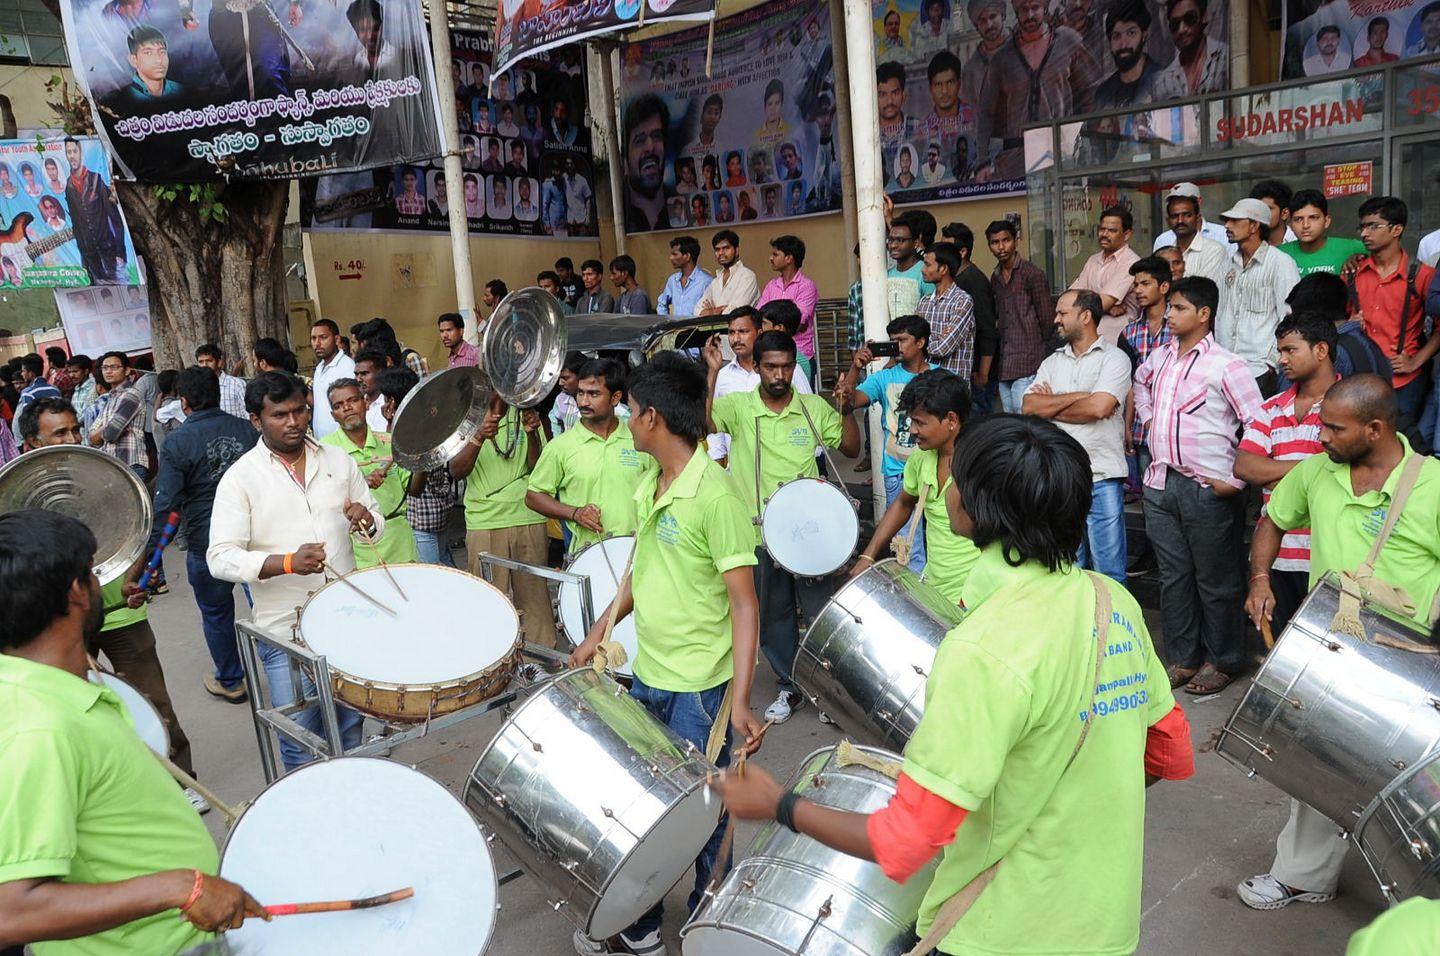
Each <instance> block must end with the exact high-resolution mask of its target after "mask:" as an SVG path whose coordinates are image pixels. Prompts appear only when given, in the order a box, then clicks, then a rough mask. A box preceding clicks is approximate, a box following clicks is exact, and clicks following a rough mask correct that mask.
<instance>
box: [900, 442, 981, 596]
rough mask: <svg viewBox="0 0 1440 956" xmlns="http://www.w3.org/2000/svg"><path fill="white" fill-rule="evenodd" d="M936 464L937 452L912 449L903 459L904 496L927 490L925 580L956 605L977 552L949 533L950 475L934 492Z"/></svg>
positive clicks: (961, 538)
mask: <svg viewBox="0 0 1440 956" xmlns="http://www.w3.org/2000/svg"><path fill="white" fill-rule="evenodd" d="M938 464H939V452H936V451H933V450H931V451H927V450H925V449H923V448H917V449H915V451H914V452H912V453H911V455H910V457H909V458H907V459H906V460H905V493H906V494H907V495H910V496H912V497H914V498H919V497H920V487H921V486H922V485H924V486H926V487H928V488H929V489H930V490H929V491H928V492H926V494H925V580H926V581H928V582H930V583H931V584H933V585H935V587H936V588H937V589H938V590H939V591H940V593H941V594H943V595H945V597H947V598H948V599H950V600H951V601H954V602H955V603H957V604H958V603H959V602H960V596H961V592H962V591H963V590H964V587H965V579H966V578H967V577H969V576H970V568H971V567H972V566H973V565H974V564H975V559H976V558H978V557H980V549H979V548H977V547H975V542H973V541H971V540H970V539H969V538H967V537H965V536H964V535H960V534H956V533H955V532H953V531H951V530H950V512H949V511H948V510H946V508H945V489H946V488H949V487H950V476H949V475H946V476H945V488H940V489H938V490H937V489H936V487H935V481H936V477H937V475H938V474H939V472H938V470H937V467H936V466H937V465H938Z"/></svg>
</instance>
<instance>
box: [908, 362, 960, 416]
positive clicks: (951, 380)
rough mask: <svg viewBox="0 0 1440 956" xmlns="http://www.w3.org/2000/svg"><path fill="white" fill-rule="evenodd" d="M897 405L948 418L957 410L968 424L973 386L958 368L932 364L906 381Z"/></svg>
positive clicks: (957, 414) (958, 414) (912, 410)
mask: <svg viewBox="0 0 1440 956" xmlns="http://www.w3.org/2000/svg"><path fill="white" fill-rule="evenodd" d="M897 405H898V406H899V408H900V411H902V412H906V413H909V412H914V411H923V412H925V413H926V414H929V415H934V416H935V417H936V418H944V417H945V416H946V415H948V414H950V413H951V412H954V413H955V417H956V418H958V419H960V422H961V424H964V422H965V419H967V418H969V417H970V388H969V386H968V385H966V384H965V382H964V381H963V380H962V379H961V378H960V376H958V375H956V374H955V373H954V372H951V371H949V370H947V369H943V368H932V369H930V370H929V371H927V372H921V373H920V374H919V375H917V376H915V377H914V378H912V379H911V380H910V381H909V383H907V384H906V386H905V388H904V389H902V390H901V392H900V401H899V402H898V403H897Z"/></svg>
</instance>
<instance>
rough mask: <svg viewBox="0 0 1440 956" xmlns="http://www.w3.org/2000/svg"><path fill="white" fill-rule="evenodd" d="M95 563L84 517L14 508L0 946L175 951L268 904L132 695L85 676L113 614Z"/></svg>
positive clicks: (2, 566) (8, 543) (7, 570)
mask: <svg viewBox="0 0 1440 956" xmlns="http://www.w3.org/2000/svg"><path fill="white" fill-rule="evenodd" d="M94 560H95V536H94V535H93V534H91V533H90V530H89V529H88V528H86V527H85V526H84V525H83V524H81V523H80V522H79V521H76V520H75V519H74V518H70V517H68V516H65V515H61V514H58V513H55V512H49V511H15V512H11V513H9V514H6V515H0V620H3V621H5V622H6V627H5V629H4V630H3V631H0V713H3V714H4V715H5V719H4V720H3V721H0V767H4V772H0V949H4V948H6V947H10V946H26V945H28V946H30V947H31V949H32V950H33V952H34V953H35V956H61V954H72V953H73V954H83V956H130V954H135V953H147V954H148V953H176V952H180V951H182V950H186V949H189V948H191V947H192V946H195V945H198V944H200V943H203V942H204V941H205V940H206V938H207V937H206V934H207V933H211V932H214V931H216V930H220V929H230V928H233V927H237V926H239V925H240V924H241V923H242V922H244V920H245V918H246V917H247V916H260V917H263V918H266V919H268V918H269V917H268V916H265V911H264V909H263V908H262V907H261V906H260V904H259V903H257V902H256V901H255V900H254V899H252V898H251V897H250V895H249V894H248V893H246V892H245V890H244V889H242V888H241V887H239V886H236V885H235V884H233V883H230V882H229V881H227V880H223V879H221V878H220V877H218V876H213V875H210V874H213V873H215V872H216V870H217V869H218V868H219V855H218V854H217V853H216V852H215V843H214V841H212V840H211V839H210V834H209V833H208V832H207V831H206V829H205V825H204V824H203V823H201V822H200V817H199V816H197V815H196V813H195V810H194V809H193V808H192V807H191V806H190V805H189V803H187V802H186V800H185V797H184V795H183V794H182V793H181V792H180V790H179V789H178V788H177V787H176V786H175V783H174V781H173V780H171V779H170V775H169V774H168V773H166V772H165V768H164V767H163V766H161V764H160V762H159V761H158V760H156V759H155V756H154V755H153V754H151V753H150V751H149V749H148V748H147V747H146V746H145V744H144V743H143V742H142V741H141V740H140V738H139V737H138V736H137V735H136V733H135V727H134V724H133V721H132V720H131V717H130V715H129V713H128V712H127V711H126V710H125V705H124V704H123V703H121V701H120V698H119V697H117V696H115V694H114V692H113V691H111V690H108V689H106V688H104V687H102V686H100V685H98V684H92V683H90V682H89V681H87V680H86V679H85V675H86V673H87V671H88V670H89V657H88V654H87V651H90V652H93V651H94V649H95V646H96V640H97V639H98V637H99V634H100V624H101V620H102V618H103V617H104V600H103V598H102V597H101V593H100V582H99V581H98V580H97V579H96V578H95V575H94V574H93V573H91V570H90V566H91V563H92V562H93V561H94ZM177 909H178V910H179V911H180V912H179V914H178V916H179V917H180V918H177V913H176V910H177Z"/></svg>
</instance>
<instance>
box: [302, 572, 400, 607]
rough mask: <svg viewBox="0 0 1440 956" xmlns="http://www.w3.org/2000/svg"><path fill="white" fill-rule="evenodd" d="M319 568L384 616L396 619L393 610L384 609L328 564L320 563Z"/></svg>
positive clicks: (362, 589) (382, 605) (363, 590)
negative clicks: (383, 613) (333, 576)
mask: <svg viewBox="0 0 1440 956" xmlns="http://www.w3.org/2000/svg"><path fill="white" fill-rule="evenodd" d="M320 566H321V567H322V568H324V569H325V570H326V571H329V572H330V573H331V574H333V575H335V580H337V581H343V582H345V586H346V587H348V588H349V589H350V590H352V591H354V592H355V593H356V594H358V595H360V596H361V597H362V598H364V599H365V600H367V601H369V602H370V603H371V604H373V605H375V606H376V607H378V608H379V609H380V610H382V611H384V612H385V613H386V614H388V615H390V616H391V617H396V616H398V615H396V613H395V612H394V611H393V610H391V609H390V608H388V607H386V606H385V605H384V604H381V603H380V602H379V601H377V600H375V598H373V597H371V596H370V595H369V593H368V592H366V591H365V589H364V588H362V587H360V586H359V585H358V584H356V583H355V582H354V581H351V580H350V579H349V578H347V577H346V576H345V575H343V574H341V573H340V572H339V571H336V570H335V568H334V567H333V566H332V565H331V564H329V563H328V562H325V561H322V562H320Z"/></svg>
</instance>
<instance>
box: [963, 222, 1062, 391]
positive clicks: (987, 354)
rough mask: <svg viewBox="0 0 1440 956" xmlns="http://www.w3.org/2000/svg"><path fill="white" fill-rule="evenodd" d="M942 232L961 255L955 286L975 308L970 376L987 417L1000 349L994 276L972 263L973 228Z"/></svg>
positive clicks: (972, 387) (971, 387)
mask: <svg viewBox="0 0 1440 956" xmlns="http://www.w3.org/2000/svg"><path fill="white" fill-rule="evenodd" d="M941 232H942V234H943V235H944V236H945V238H947V239H949V240H950V244H951V245H953V246H954V247H955V251H956V252H958V253H960V271H959V272H957V273H955V284H956V285H958V286H959V287H960V290H961V291H962V292H964V293H965V294H966V295H968V296H969V297H970V301H971V302H972V303H974V306H975V368H974V372H973V373H972V375H971V377H970V382H971V385H970V389H971V392H972V393H973V394H974V397H975V406H974V408H975V411H976V412H977V413H979V414H987V413H988V412H990V411H991V410H992V408H993V406H994V396H993V395H992V394H991V392H992V389H991V388H990V385H991V372H992V370H993V367H994V364H995V353H996V352H997V351H998V350H999V348H1000V332H999V322H998V319H997V318H996V311H995V293H994V290H992V289H991V288H990V277H989V276H987V275H985V273H984V272H981V271H980V267H979V266H977V265H975V263H974V262H973V261H972V260H971V256H973V255H974V252H975V233H974V232H972V231H971V230H970V227H969V226H967V225H965V224H964V223H963V222H952V223H950V224H949V225H948V226H946V227H945V228H944V229H943V230H941ZM1047 311H1048V310H1047ZM937 338H938V336H937Z"/></svg>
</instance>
